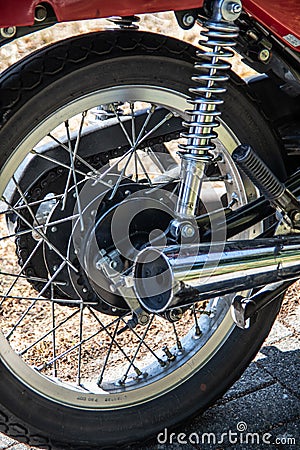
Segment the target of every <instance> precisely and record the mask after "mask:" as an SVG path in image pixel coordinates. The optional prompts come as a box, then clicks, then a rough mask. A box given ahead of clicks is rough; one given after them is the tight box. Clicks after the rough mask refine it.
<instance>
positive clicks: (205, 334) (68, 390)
mask: <svg viewBox="0 0 300 450" xmlns="http://www.w3.org/2000/svg"><path fill="white" fill-rule="evenodd" d="M112 102H121V103H124V102H126V103H127V104H131V103H133V104H135V105H136V104H140V103H141V102H142V103H146V104H148V105H159V106H163V107H165V108H167V109H168V110H170V111H172V112H173V113H174V114H178V115H180V116H184V110H185V109H186V108H187V102H186V98H185V96H184V95H182V94H181V93H179V92H175V91H172V90H169V89H166V88H157V87H155V86H140V85H139V86H122V87H115V88H110V89H106V90H101V91H98V92H94V93H91V94H89V95H86V96H83V97H81V98H79V99H76V100H74V101H73V102H71V103H69V104H67V105H64V106H63V107H62V108H60V109H59V111H55V113H53V114H51V115H49V117H47V118H46V119H45V120H44V121H43V122H41V123H39V125H38V126H37V127H35V128H34V129H33V130H32V131H31V133H30V134H29V135H28V136H26V137H25V138H24V139H23V140H22V142H20V144H19V146H18V147H17V148H16V149H15V151H14V152H13V154H12V155H11V157H10V158H9V159H8V161H7V162H6V164H5V165H4V167H3V169H2V171H1V186H0V188H1V189H0V193H1V196H2V197H3V195H4V198H5V193H6V189H7V186H8V185H9V183H11V180H12V179H13V176H14V174H15V173H18V172H17V171H18V168H19V167H20V166H21V164H22V163H23V164H24V160H25V158H28V156H27V154H28V149H33V148H35V147H36V146H37V144H38V143H39V142H41V141H42V139H43V138H44V136H47V135H48V134H49V133H50V132H51V131H52V130H54V129H55V128H56V127H58V126H59V124H61V123H62V122H64V121H66V120H69V119H71V118H72V117H74V116H76V115H78V114H80V113H81V112H82V111H90V110H91V109H93V108H95V107H96V106H97V105H104V104H105V105H106V104H111V103H112ZM238 144H239V141H238V139H237V137H236V136H235V135H234V133H233V132H232V131H231V130H230V129H229V128H228V127H227V126H226V125H225V124H223V123H222V124H221V126H220V128H219V144H218V146H217V151H221V152H222V154H223V157H224V160H223V162H222V164H223V166H222V167H223V168H222V169H220V170H223V172H224V173H226V171H230V173H229V175H230V176H231V180H230V182H227V181H226V183H227V188H226V189H227V193H228V194H229V195H231V194H232V193H234V192H235V193H237V195H238V197H239V199H240V200H239V202H240V203H239V206H241V205H242V204H245V203H246V202H247V197H248V196H249V195H250V196H252V197H253V196H255V190H254V189H253V187H252V186H251V185H250V184H247V182H246V180H243V178H242V177H241V175H240V174H239V173H238V171H237V170H236V168H235V167H234V165H233V163H232V161H231V160H230V153H231V152H232V151H233V150H234V148H235V147H236V145H238ZM223 172H222V173H223ZM7 206H8V205H6V207H7ZM255 232H257V230H255V229H251V230H250V231H249V232H247V233H245V234H244V235H243V237H251V236H252V233H255ZM3 237H5V236H3ZM6 242H7V240H6V239H3V241H2V244H3V245H2V252H6V249H7V247H6ZM7 258H8V254H7ZM3 259H4V262H5V255H4V256H3V258H2V262H3ZM4 266H5V264H4ZM9 289H10V288H9ZM20 297H21V295H20ZM7 300H8V295H7V289H6V290H5V291H4V292H3V293H1V304H2V319H1V323H2V326H3V327H4V328H6V330H5V331H6V332H5V333H2V332H1V333H0V348H1V360H2V361H3V363H4V364H5V365H6V366H7V367H8V369H9V370H10V371H11V372H12V373H13V374H14V376H16V377H17V378H18V379H19V380H20V381H21V382H22V383H23V384H25V385H26V386H28V387H29V388H30V389H32V390H34V391H35V392H37V393H38V394H39V395H42V396H44V397H46V398H48V399H50V400H52V401H55V402H58V403H60V404H67V405H69V406H72V407H74V408H83V409H115V408H123V407H128V406H133V405H137V404H140V403H143V402H147V401H150V400H151V399H153V398H156V397H158V396H161V395H164V394H165V393H167V392H169V391H171V390H173V389H174V388H176V387H177V386H178V385H179V384H181V383H183V382H185V381H187V380H188V379H189V378H190V377H192V376H193V374H195V373H196V372H197V371H199V369H200V368H201V367H203V366H204V365H205V364H206V363H207V362H208V361H209V360H210V359H211V358H212V357H213V356H214V354H215V353H216V352H217V350H218V349H219V348H220V346H222V345H223V343H224V342H225V341H226V340H227V339H228V336H229V335H230V333H231V332H232V330H233V328H234V326H233V322H232V319H231V317H230V314H229V312H228V310H229V306H230V303H231V297H229V296H228V297H226V298H216V299H212V300H211V301H210V302H209V303H208V304H207V305H206V308H205V311H202V313H201V314H199V312H198V311H196V313H195V311H191V312H190V315H191V317H192V319H191V322H190V323H191V326H190V329H189V330H187V332H184V335H183V336H181V335H180V339H179V340H180V344H178V336H176V332H175V331H174V326H173V325H171V324H167V326H166V322H165V319H161V318H158V317H155V318H153V321H154V320H155V321H159V323H160V325H159V326H161V327H165V328H169V331H168V333H169V334H170V336H171V338H170V343H168V349H167V350H168V351H170V353H171V354H172V355H173V356H174V355H175V356H176V357H175V359H174V360H171V358H170V357H169V358H168V356H167V354H166V351H164V352H162V350H161V347H162V345H161V343H163V344H165V341H166V338H165V337H164V338H162V337H161V340H162V341H163V342H159V343H158V344H157V345H156V346H155V350H153V349H152V350H153V352H152V353H151V350H150V349H151V347H150V345H149V344H147V345H145V341H144V342H143V343H142V344H141V345H140V344H139V343H140V342H141V340H140V338H141V337H142V336H143V333H144V331H145V329H146V328H141V329H140V330H139V331H138V332H137V335H138V336H137V335H135V333H136V332H133V331H130V330H128V333H133V334H131V337H132V338H134V339H135V340H136V342H137V344H136V347H135V351H134V352H133V353H132V355H134V353H135V352H136V350H137V348H139V350H141V349H142V348H143V350H145V349H146V350H147V352H148V356H147V355H146V358H145V359H146V363H145V370H143V371H142V374H141V375H139V374H138V373H137V371H136V370H135V365H136V364H135V362H136V360H134V361H133V363H132V362H131V363H130V361H127V365H128V364H131V368H130V370H131V371H133V372H134V373H135V375H134V374H133V376H132V377H131V378H130V377H128V380H129V381H127V380H126V382H125V383H123V384H120V383H118V380H120V377H117V378H115V379H112V382H111V383H107V384H106V385H105V389H103V387H101V386H100V387H99V386H98V385H97V384H96V383H95V380H94V382H93V381H91V382H89V380H87V381H85V382H84V383H83V382H80V383H77V384H76V376H77V377H78V370H77V375H74V377H73V379H72V380H70V381H67V380H66V379H60V378H59V376H58V374H57V373H56V374H53V373H52V375H51V374H49V373H43V370H38V369H37V367H35V368H33V367H32V366H31V365H30V364H28V363H27V362H26V359H24V356H23V357H21V356H20V355H19V354H18V353H20V350H22V349H19V348H13V347H14V346H13V345H12V343H11V342H10V343H9V342H8V340H7V339H6V338H5V334H6V335H7V321H9V320H10V321H11V326H12V327H14V326H15V323H16V322H14V321H15V319H14V318H13V319H9V314H8V309H9V307H11V304H9V306H7V304H6V302H7ZM14 300H15V301H21V298H19V299H17V298H15V299H14ZM23 300H24V299H23ZM47 307H48V308H49V311H50V308H52V307H53V306H52V304H51V305H50V306H49V305H48V306H47ZM60 308H61V306H60ZM83 309H84V308H82V307H81V306H80V305H79V306H78V316H79V317H80V316H81V317H83V316H84V314H85V312H82V310H83ZM25 310H26V308H25ZM25 310H23V312H22V313H21V314H24V311H25ZM66 310H67V312H66V315H70V311H69V310H68V308H66ZM89 313H90V312H89ZM194 313H195V314H196V317H197V319H195V317H194V316H195V314H194ZM98 319H99V315H98ZM34 320H35V319H34V317H33V322H34ZM95 320H96V319H95ZM196 320H197V326H198V327H199V328H200V330H201V334H199V333H198V334H197V326H196ZM5 321H6V322H5ZM17 321H18V319H17ZM118 321H119V322H120V323H123V322H122V318H117V319H114V318H112V319H111V320H110V325H109V326H108V325H104V328H103V330H102V331H103V332H104V333H105V334H106V335H107V330H105V328H109V334H108V336H110V337H111V336H113V335H114V333H116V332H117V331H116V330H117V328H116V323H117V322H118ZM82 322H83V319H81V325H82ZM119 322H118V323H119ZM98 324H99V322H98ZM2 326H1V328H2ZM51 326H52V330H53V327H56V324H53V321H52V325H51ZM51 326H50V328H49V330H50V331H51ZM32 327H33V328H34V323H33V324H32ZM79 328H80V327H79ZM175 328H176V326H175ZM149 330H150V328H149ZM170 330H171V331H170ZM177 333H179V332H178V331H177ZM78 334H79V335H80V331H78V333H77V336H76V337H77V339H78ZM42 335H43V333H41V334H40V336H39V337H37V339H36V340H35V341H36V342H37V343H38V344H36V345H39V348H40V347H41V348H42V344H41V342H43V340H41V341H38V339H40V337H41V336H42ZM48 336H49V335H47V338H48ZM52 338H53V332H52ZM73 338H74V339H75V337H74V336H73ZM44 340H45V339H44ZM82 340H83V337H82V335H81V338H80V336H79V342H82ZM119 342H120V341H119ZM30 345H31V344H30ZM74 345H75V347H74V352H75V351H76V352H79V348H80V351H81V350H82V348H81V347H82V346H83V345H82V343H81V344H80V345H79V347H78V346H77V347H76V343H75V344H73V346H74ZM113 345H114V346H115V347H116V348H117V350H118V352H121V350H120V348H119V347H120V346H121V344H118V345H116V343H114V344H113ZM23 350H24V349H23ZM41 351H42V350H41ZM147 352H146V353H147ZM149 353H150V356H151V357H152V359H151V358H150V360H149V361H148V360H147V358H148V357H149ZM153 353H154V354H155V356H154V355H153ZM54 354H55V352H53V355H54ZM121 354H122V352H121ZM67 355H68V354H67ZM132 355H131V359H132V358H133V356H132ZM124 357H125V356H124V354H123V358H124ZM52 359H55V356H53V357H52ZM119 359H120V358H119ZM125 359H126V357H125ZM160 361H163V362H164V365H163V366H162V365H161V363H160ZM52 365H53V364H52ZM113 367H114V366H113ZM125 370H127V369H125ZM99 372H100V370H98V375H99ZM145 373H147V375H145Z"/></svg>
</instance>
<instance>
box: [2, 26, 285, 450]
mask: <svg viewBox="0 0 300 450" xmlns="http://www.w3.org/2000/svg"><path fill="white" fill-rule="evenodd" d="M194 58H195V49H194V48H193V47H191V46H190V45H188V44H184V43H182V42H179V41H177V40H174V39H170V38H165V37H161V36H156V35H152V34H148V33H138V32H127V31H126V32H125V31H124V32H119V31H114V32H105V33H95V34H90V35H85V36H80V37H75V38H71V39H68V40H66V41H64V42H60V43H57V44H55V45H52V46H50V47H47V48H45V49H43V50H42V51H40V52H37V53H35V54H33V55H31V56H29V57H28V58H26V59H25V60H23V61H21V62H20V63H18V64H16V65H15V66H13V67H12V68H10V69H9V70H7V71H6V72H5V73H4V74H3V75H2V78H1V80H0V88H1V95H0V98H1V124H2V127H1V131H0V145H1V149H0V170H2V169H3V167H4V166H5V163H6V162H7V160H8V159H9V158H10V155H11V154H12V153H13V152H14V149H15V148H16V147H17V146H18V144H19V143H20V142H21V140H22V139H23V138H24V137H25V136H27V135H28V134H29V133H30V131H31V130H32V129H34V128H35V127H36V126H37V125H38V124H39V123H40V122H41V121H43V119H45V118H46V117H47V116H48V115H49V114H50V113H53V112H54V111H57V110H59V108H60V107H61V106H62V105H64V104H65V103H66V102H67V101H69V100H70V99H76V98H77V97H78V96H82V95H84V94H88V93H89V92H93V91H94V90H95V89H99V88H101V89H102V88H109V87H113V86H116V85H130V84H135V85H147V84H155V86H162V87H166V88H168V89H172V90H175V91H178V92H180V93H182V94H187V92H188V88H189V86H190V84H191V82H190V78H191V75H192V73H193V61H194ZM223 109H224V114H223V116H222V117H223V120H224V121H225V123H226V124H227V125H228V127H229V128H230V129H232V130H233V131H234V133H235V134H236V136H238V138H239V140H240V141H241V142H247V143H250V144H251V145H252V146H253V148H254V149H255V150H256V151H257V152H258V153H259V154H260V156H261V157H262V158H263V159H264V160H265V161H266V162H267V163H269V165H270V166H271V167H272V169H273V170H274V172H275V173H277V174H278V176H280V177H281V178H284V176H285V170H284V166H283V163H282V158H281V154H280V148H279V145H278V142H277V141H276V139H275V137H274V134H273V132H272V130H271V129H270V127H269V124H268V122H267V120H266V119H265V118H264V117H263V116H262V115H261V113H260V111H259V108H258V107H257V105H256V104H255V103H253V102H252V101H251V99H250V98H249V97H248V95H247V88H246V86H245V85H244V83H243V82H241V81H240V80H238V79H237V77H236V76H235V75H232V78H231V81H230V82H229V83H228V91H227V94H226V101H225V106H224V108H223ZM3 181H4V180H3ZM280 300H281V299H277V300H276V301H275V302H273V303H271V304H270V305H269V306H268V307H266V308H265V309H264V310H263V311H261V312H260V313H259V314H258V316H257V319H256V321H255V323H254V324H253V325H252V326H251V328H250V329H248V330H245V331H241V330H239V329H237V328H234V329H233V330H232V332H231V333H230V334H229V335H228V337H227V339H226V341H225V342H224V343H223V345H222V346H221V348H219V349H218V350H217V351H216V352H215V353H214V354H213V355H211V358H210V359H209V361H207V363H206V364H205V365H203V366H202V367H201V369H200V370H199V371H197V372H196V373H194V374H192V375H191V376H190V377H189V378H188V379H187V380H185V382H184V383H181V384H180V383H178V385H177V386H176V388H174V389H173V390H172V391H170V392H167V393H165V394H164V395H161V396H158V397H156V398H154V399H153V400H149V401H147V402H146V403H143V404H138V405H136V406H130V407H126V408H120V409H118V408H116V409H111V410H105V411H99V410H93V409H92V408H91V409H85V410H84V409H81V408H77V409H76V408H74V407H69V406H67V405H64V404H60V403H58V402H54V401H51V399H49V398H45V397H43V396H42V395H39V393H38V392H37V391H34V390H33V389H31V388H30V387H28V386H27V385H25V384H24V383H23V382H22V381H21V380H20V379H18V378H17V377H15V375H14V374H13V371H12V370H11V369H10V368H9V367H7V365H6V364H5V363H4V360H3V358H2V357H1V347H0V431H3V432H4V433H7V434H9V435H11V436H13V437H16V438H18V439H20V440H25V441H26V442H27V443H29V444H31V445H37V446H38V445H43V446H45V448H54V447H55V446H58V447H62V448H68V446H70V447H73V448H75V447H77V446H78V447H80V446H81V447H82V448H92V447H94V446H97V447H98V448H100V447H101V448H106V447H112V448H115V447H117V446H119V445H122V444H123V445H124V444H130V443H134V442H141V441H143V442H144V441H145V440H146V439H148V438H150V437H153V436H155V435H157V433H159V432H160V431H162V430H163V429H164V428H165V427H166V428H172V427H174V426H175V425H177V424H179V423H182V422H184V421H186V420H187V419H188V418H189V417H191V416H193V415H195V414H196V413H201V412H203V411H204V410H205V409H207V408H208V406H210V405H211V404H212V403H213V402H214V401H215V400H216V399H217V398H219V397H220V396H222V394H223V393H224V392H225V391H226V390H227V389H228V388H229V387H230V386H231V385H232V384H233V383H234V382H235V380H237V379H238V378H239V377H240V375H241V374H242V372H243V371H244V370H245V368H246V367H247V366H248V365H249V363H250V361H251V360H252V358H253V357H254V355H255V354H256V353H257V351H258V350H259V348H260V347H261V345H262V343H263V341H264V339H265V338H266V336H267V335H268V333H269V331H270V328H271V326H272V324H273V322H274V320H275V317H276V315H277V313H278V310H279V307H280ZM2 343H3V341H2ZM0 346H1V341H0ZM43 448H44V447H43Z"/></svg>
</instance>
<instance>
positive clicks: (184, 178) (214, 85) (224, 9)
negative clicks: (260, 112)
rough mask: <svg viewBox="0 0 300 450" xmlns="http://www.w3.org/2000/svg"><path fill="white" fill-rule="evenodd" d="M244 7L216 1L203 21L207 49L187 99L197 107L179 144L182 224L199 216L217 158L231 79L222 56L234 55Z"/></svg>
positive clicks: (226, 0) (200, 56)
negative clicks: (207, 174) (207, 179)
mask: <svg viewBox="0 0 300 450" xmlns="http://www.w3.org/2000/svg"><path fill="white" fill-rule="evenodd" d="M241 9H242V7H241V2H240V0H236V1H232V0H216V1H213V2H212V15H211V19H210V20H207V21H206V22H205V23H204V24H203V25H204V27H205V30H203V31H201V35H202V36H203V37H204V38H205V41H202V40H200V41H199V43H200V44H201V45H202V46H203V47H205V48H206V49H207V50H202V49H199V50H198V51H197V53H196V55H197V58H198V61H197V62H196V63H195V66H194V67H195V71H196V74H195V75H194V76H193V77H192V81H193V82H195V83H196V84H197V85H196V86H194V87H191V88H190V89H189V91H190V93H191V94H193V96H191V97H190V98H188V100H187V101H188V103H190V104H192V105H193V109H189V110H187V111H186V114H187V115H188V116H189V117H190V120H189V121H187V122H184V123H183V125H184V127H186V128H188V131H187V132H185V133H182V137H184V138H185V139H186V143H185V144H180V145H179V148H180V156H181V159H182V164H181V184H180V190H179V197H178V201H177V207H176V213H177V217H178V219H177V222H178V223H179V222H182V221H184V220H185V219H187V220H188V219H189V218H192V217H194V216H195V212H196V209H197V204H198V199H199V194H200V190H201V184H202V180H203V176H204V170H205V167H206V164H207V163H209V162H210V161H211V160H212V159H213V155H212V154H211V153H210V151H211V150H213V149H214V148H215V147H216V146H215V144H214V142H213V141H214V139H216V138H217V133H216V131H215V128H217V127H218V126H219V121H218V120H217V118H218V116H220V114H221V112H220V110H219V109H218V107H219V106H220V105H221V104H222V103H223V99H222V98H221V95H222V94H224V92H226V88H225V87H224V86H222V83H225V82H226V81H227V80H228V78H229V76H228V74H227V73H226V72H227V71H228V70H229V69H230V67H231V65H230V64H229V63H228V62H225V61H223V60H222V59H221V58H230V57H232V56H233V54H234V53H233V51H232V50H231V49H230V47H234V45H235V39H236V38H237V36H238V32H239V29H238V28H237V27H236V26H235V25H234V23H233V22H234V20H236V19H237V18H238V16H239V15H240V13H241ZM177 228H178V224H177Z"/></svg>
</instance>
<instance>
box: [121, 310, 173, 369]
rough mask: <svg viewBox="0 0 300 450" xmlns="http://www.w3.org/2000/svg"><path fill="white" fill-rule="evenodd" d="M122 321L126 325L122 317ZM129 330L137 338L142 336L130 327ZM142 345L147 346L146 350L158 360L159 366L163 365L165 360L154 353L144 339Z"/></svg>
mask: <svg viewBox="0 0 300 450" xmlns="http://www.w3.org/2000/svg"><path fill="white" fill-rule="evenodd" d="M122 321H123V322H124V324H125V325H127V324H126V322H125V320H124V319H122ZM131 332H132V333H133V334H134V335H135V336H136V337H137V338H138V339H139V340H141V339H142V338H141V337H140V336H139V334H138V333H137V332H136V331H135V330H134V329H131ZM143 345H144V346H145V347H146V348H147V350H148V351H149V352H150V353H151V355H153V356H154V358H155V359H156V360H157V361H158V362H159V364H160V365H161V366H165V362H164V361H163V360H162V359H161V358H159V356H157V355H156V353H155V352H154V351H153V350H152V348H151V347H150V346H149V345H148V344H147V343H146V342H145V341H144V342H143Z"/></svg>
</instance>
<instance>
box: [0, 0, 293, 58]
mask: <svg viewBox="0 0 300 450" xmlns="http://www.w3.org/2000/svg"><path fill="white" fill-rule="evenodd" d="M46 1H47V3H49V4H50V5H51V6H52V8H53V10H54V11H55V14H56V17H57V19H58V21H59V22H64V21H70V20H81V19H94V18H97V17H109V16H127V15H132V14H142V13H151V12H159V11H169V10H183V9H190V8H198V7H201V6H202V5H203V2H204V0H198V1H196V0H122V1H120V0H109V1H107V0H46ZM39 3H41V1H40V0H9V1H8V0H0V27H8V26H12V25H16V26H25V25H32V24H33V21H34V10H35V7H36V6H37V5H38V4H39ZM243 7H244V9H245V10H246V11H247V12H248V13H249V14H250V15H251V16H253V17H254V18H255V19H256V20H257V21H258V22H260V23H261V24H262V25H264V26H265V27H266V28H268V29H269V30H271V31H272V33H274V34H275V35H276V36H277V37H279V38H280V39H281V40H282V41H283V42H284V43H285V44H286V45H288V46H289V47H291V48H293V49H294V50H296V51H300V0H284V1H283V0H243Z"/></svg>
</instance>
